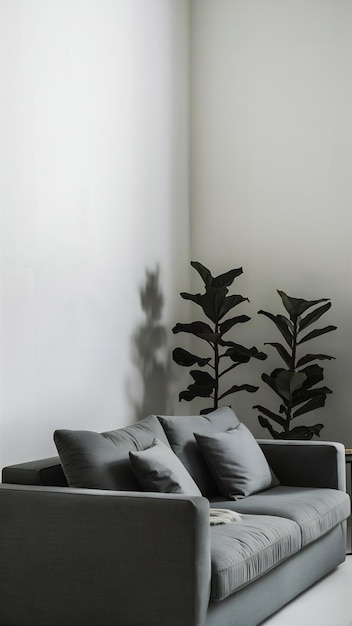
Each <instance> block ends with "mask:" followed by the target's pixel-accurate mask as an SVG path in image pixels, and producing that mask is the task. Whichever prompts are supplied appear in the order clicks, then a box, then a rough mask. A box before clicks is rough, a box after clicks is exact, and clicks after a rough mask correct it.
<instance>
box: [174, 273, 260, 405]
mask: <svg viewBox="0 0 352 626" xmlns="http://www.w3.org/2000/svg"><path fill="white" fill-rule="evenodd" d="M191 266H192V267H193V268H194V269H195V270H196V271H197V272H198V274H199V275H200V277H201V278H202V280H203V282H204V287H205V291H204V293H196V294H191V293H185V292H183V293H181V294H180V295H181V297H182V298H183V299H184V300H191V301H192V302H194V303H195V304H197V305H198V306H200V308H201V309H202V312H203V314H204V316H205V317H206V318H207V319H208V322H205V321H202V320H200V321H195V322H191V323H190V324H181V323H178V324H176V326H174V328H173V329H172V332H173V333H174V334H177V333H189V334H191V335H193V336H194V337H196V338H197V339H199V340H200V341H201V342H203V343H205V344H207V347H208V348H209V350H210V356H198V355H196V354H193V353H191V352H188V351H187V350H185V349H184V348H175V349H174V351H173V353H172V356H173V360H174V361H175V363H177V364H178V365H181V366H183V367H193V366H197V367H198V368H202V369H191V371H190V374H191V377H192V379H193V382H192V383H191V384H190V385H188V387H187V389H186V390H184V391H181V392H180V394H179V400H180V401H181V400H186V401H187V402H190V401H191V400H194V398H211V406H208V407H206V408H204V409H202V410H201V413H203V414H205V413H209V412H210V411H213V410H214V409H217V408H218V406H219V402H221V400H223V399H224V398H225V397H227V396H229V395H231V394H233V393H236V392H238V391H249V392H250V393H253V392H255V391H257V390H258V387H255V386H253V385H247V384H241V385H231V387H230V388H228V389H225V390H222V389H220V383H221V382H222V379H223V377H224V376H225V375H226V374H229V372H231V371H232V370H234V369H235V368H236V367H238V366H239V365H241V364H242V363H247V362H248V361H249V360H250V359H251V358H255V359H261V360H263V359H266V358H267V355H266V354H264V353H263V352H259V351H258V350H257V348H255V347H252V348H246V347H244V346H242V345H241V344H239V343H237V342H234V341H230V340H229V339H227V338H225V335H227V333H228V332H229V331H230V330H232V329H234V328H235V327H236V326H237V325H238V324H243V323H245V322H248V321H249V320H250V317H248V315H237V316H235V317H230V318H226V316H227V314H228V313H230V311H232V309H234V308H235V307H237V306H238V305H239V304H242V302H245V301H246V300H247V301H248V298H244V297H243V296H240V295H230V294H229V289H228V288H229V287H230V286H231V285H232V283H233V281H234V280H235V279H236V278H237V277H238V276H240V274H242V272H243V270H242V268H241V267H239V268H238V269H232V270H229V271H228V272H225V273H224V274H220V275H219V276H216V277H213V276H212V275H211V273H210V271H209V270H208V269H207V268H206V267H205V266H204V265H202V264H201V263H199V262H196V261H191ZM225 318H226V319H225Z"/></svg>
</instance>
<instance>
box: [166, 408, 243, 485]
mask: <svg viewBox="0 0 352 626" xmlns="http://www.w3.org/2000/svg"><path fill="white" fill-rule="evenodd" d="M158 418H159V420H160V422H161V424H162V426H163V428H164V431H165V433H166V436H167V438H168V440H169V442H170V445H171V448H172V449H173V451H174V452H175V454H176V455H177V456H178V458H179V459H180V461H182V463H183V465H184V466H185V468H186V469H187V470H188V471H189V473H190V474H191V476H192V478H193V480H194V481H195V482H196V483H197V485H198V487H199V489H200V490H201V492H202V494H203V496H206V497H210V496H213V495H216V494H217V493H218V489H217V486H216V484H215V483H214V479H213V478H212V476H211V474H210V472H209V469H208V467H207V464H206V463H205V461H204V458H203V456H202V454H201V452H200V450H199V447H198V446H197V442H196V440H195V438H194V433H195V432H196V433H201V434H204V435H212V434H213V433H214V434H215V433H218V432H220V431H224V430H229V428H235V427H236V426H238V424H239V423H240V422H239V419H238V417H237V416H236V415H235V413H234V412H233V411H232V409H231V408H230V407H228V406H222V407H220V408H218V409H215V411H212V412H211V413H207V414H206V415H169V416H166V415H158ZM155 436H156V437H158V435H155Z"/></svg>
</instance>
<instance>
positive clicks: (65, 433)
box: [54, 415, 169, 491]
mask: <svg viewBox="0 0 352 626" xmlns="http://www.w3.org/2000/svg"><path fill="white" fill-rule="evenodd" d="M155 438H158V439H160V440H161V441H163V442H164V443H165V445H167V446H168V445H169V443H168V440H167V438H166V436H165V433H164V431H163V429H162V426H161V424H160V422H159V420H158V419H157V418H156V417H155V415H149V417H146V418H144V419H143V420H140V421H139V422H137V423H136V424H131V425H130V426H126V427H125V428H118V429H116V430H110V431H106V432H104V433H96V432H93V431H88V430H64V429H61V430H56V431H55V433H54V441H55V444H56V447H57V450H58V453H59V456H60V461H61V465H62V469H63V470H64V474H65V476H66V479H67V482H68V484H69V486H70V487H83V488H85V489H113V490H116V489H117V490H123V491H125V490H127V491H139V490H140V487H139V484H138V482H137V481H136V479H135V477H134V475H133V473H132V470H131V466H130V459H129V456H128V453H129V452H130V451H131V450H144V449H145V448H147V447H148V446H150V445H151V444H152V443H153V441H154V439H155Z"/></svg>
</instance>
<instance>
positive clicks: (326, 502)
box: [0, 407, 350, 626]
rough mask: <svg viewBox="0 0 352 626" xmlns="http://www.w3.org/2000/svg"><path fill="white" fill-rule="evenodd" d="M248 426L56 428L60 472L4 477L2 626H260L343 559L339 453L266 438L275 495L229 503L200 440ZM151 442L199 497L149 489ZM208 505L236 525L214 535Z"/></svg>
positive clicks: (150, 421)
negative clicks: (145, 456) (138, 466)
mask: <svg viewBox="0 0 352 626" xmlns="http://www.w3.org/2000/svg"><path fill="white" fill-rule="evenodd" d="M238 427H239V429H238V430H236V429H237V428H238ZM241 428H242V425H240V424H239V420H238V419H237V417H236V416H235V414H234V413H233V412H232V411H231V409H229V408H227V407H225V408H222V409H218V410H217V411H215V412H213V413H211V414H209V415H207V416H183V417H163V416H159V417H156V416H149V417H148V418H146V419H145V420H142V421H140V422H138V423H137V424H134V425H131V426H128V427H126V428H124V429H118V430H115V431H109V432H106V433H91V432H86V431H63V430H61V431H57V433H56V434H55V440H56V444H57V447H58V450H59V453H60V459H61V463H60V461H59V458H58V457H54V458H52V459H42V460H38V461H33V462H30V463H22V464H19V465H15V466H9V467H6V468H4V469H3V472H2V481H3V482H2V484H1V485H0V562H1V583H0V626H49V625H50V626H79V625H81V624H82V625H84V626H165V625H167V626H257V625H258V624H259V623H261V622H262V621H263V620H264V619H266V618H267V617H268V616H269V615H271V614H272V613H274V612H275V611H276V610H278V609H279V608H280V607H281V606H283V605H284V604H285V603H287V602H288V601H290V600H291V599H292V598H294V597H295V596H297V595H298V594H299V593H301V592H302V591H303V590H305V589H307V588H308V587H309V586H310V585H312V584H313V583H314V582H316V581H317V580H319V579H320V578H322V577H323V576H324V575H326V574H327V573H328V572H330V571H331V570H333V569H334V568H335V567H337V566H338V565H339V564H340V563H342V562H343V561H344V560H345V520H346V518H347V517H348V515H349V512H350V499H349V497H348V495H347V494H346V493H345V462H344V448H343V446H342V445H341V444H338V443H330V442H316V441H314V442H312V441H306V442H298V441H282V440H275V441H271V440H270V441H269V440H260V441H259V444H260V449H261V451H263V453H264V455H265V459H266V461H265V462H266V463H268V466H269V467H270V478H269V479H268V480H269V482H270V485H269V487H268V486H267V485H266V488H264V489H260V490H259V489H258V487H255V486H254V489H253V485H254V483H253V481H252V479H253V476H251V480H250V481H249V482H250V483H251V481H252V483H251V484H252V493H250V494H249V495H246V493H244V495H243V493H242V494H241V493H240V492H241V488H242V487H240V488H239V492H236V493H237V495H236V493H235V495H234V496H233V497H228V496H225V495H224V490H223V489H222V488H221V489H219V482H218V476H217V475H216V474H215V473H214V471H213V470H214V468H212V466H211V464H210V463H209V462H208V461H209V459H208V458H207V457H206V456H204V450H203V448H202V449H201V448H200V445H199V441H198V443H197V440H196V438H195V436H194V433H197V437H198V436H199V437H200V438H201V436H202V435H203V436H204V438H205V440H206V441H208V440H210V439H211V438H212V437H213V436H214V437H215V438H216V437H218V435H219V434H220V438H221V437H222V433H229V436H230V435H231V437H232V433H234V435H236V436H237V434H239V433H240V430H241ZM242 430H243V429H242ZM235 431H236V432H235ZM246 436H247V435H246ZM225 437H227V434H226V435H225ZM155 438H156V439H157V441H158V442H161V444H162V445H163V446H164V447H163V450H164V451H165V446H166V447H167V448H170V446H171V450H173V451H174V453H175V454H176V457H177V459H178V461H182V464H183V467H184V468H186V470H187V473H188V474H189V475H190V476H191V478H192V479H193V481H192V482H194V483H195V484H196V490H197V491H198V490H200V492H201V495H194V494H193V493H192V495H188V494H185V493H180V492H178V493H161V492H160V491H159V492H157V491H142V490H141V487H140V484H141V483H140V482H138V480H137V479H136V474H135V473H134V472H133V471H132V469H131V458H132V457H133V453H134V452H136V451H137V453H140V452H142V453H143V452H144V451H145V450H146V449H147V450H149V449H150V446H152V444H153V442H154V440H155ZM209 438H210V439H209ZM154 443H155V442H154ZM241 446H242V444H241ZM258 449H259V448H258ZM130 452H131V457H130V454H129V453H130ZM241 453H242V450H239V458H240V457H241ZM260 454H261V453H260ZM138 458H139V457H138V454H137V459H138ZM258 459H259V457H258ZM249 461H250V460H249V459H248V462H249ZM245 462H246V456H245V454H244V461H243V463H244V465H245ZM254 463H255V461H254ZM258 467H259V466H257V469H258ZM242 470H243V467H242ZM255 470H256V468H254V471H253V475H254V474H255ZM239 471H240V473H241V468H239ZM260 471H261V475H262V474H263V472H262V470H260ZM249 474H251V471H249ZM257 474H258V472H257ZM240 478H241V480H242V479H244V482H243V484H244V485H245V487H244V489H245V490H246V489H247V487H248V481H246V476H242V477H241V476H240ZM68 485H70V486H68ZM221 485H222V483H221ZM236 488H237V487H236ZM176 491H177V490H176ZM178 491H180V490H178ZM181 491H182V490H181ZM197 491H196V492H195V493H197ZM209 507H211V508H225V509H231V510H234V511H237V512H239V513H240V520H239V521H236V522H234V523H227V524H222V525H215V526H211V525H210V523H209Z"/></svg>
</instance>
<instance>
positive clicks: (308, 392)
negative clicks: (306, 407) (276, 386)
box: [292, 387, 332, 407]
mask: <svg viewBox="0 0 352 626" xmlns="http://www.w3.org/2000/svg"><path fill="white" fill-rule="evenodd" d="M330 393H332V391H331V389H329V387H316V388H314V387H313V389H304V388H303V389H299V390H298V391H296V393H295V394H294V396H293V398H292V406H293V407H294V406H298V405H299V404H302V402H306V401H307V400H310V399H311V398H315V396H319V395H321V394H324V395H325V396H327V395H329V394H330Z"/></svg>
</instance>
